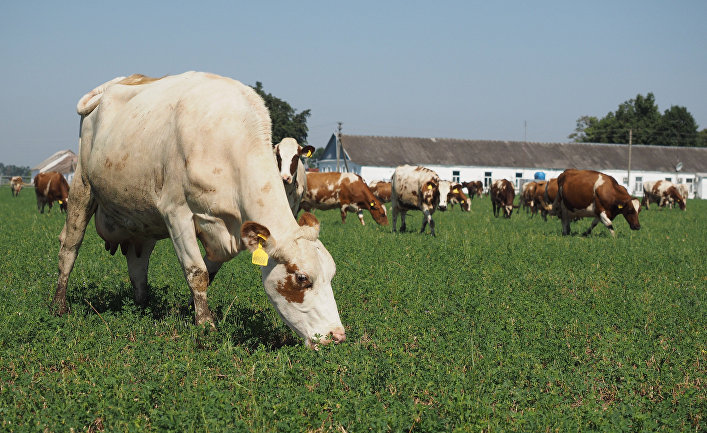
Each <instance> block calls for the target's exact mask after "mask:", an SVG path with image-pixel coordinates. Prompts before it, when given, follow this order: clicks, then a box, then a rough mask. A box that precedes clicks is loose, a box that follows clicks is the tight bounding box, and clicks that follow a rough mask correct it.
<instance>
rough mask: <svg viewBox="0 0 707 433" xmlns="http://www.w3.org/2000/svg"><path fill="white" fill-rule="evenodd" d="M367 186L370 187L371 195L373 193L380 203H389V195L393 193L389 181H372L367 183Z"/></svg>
mask: <svg viewBox="0 0 707 433" xmlns="http://www.w3.org/2000/svg"><path fill="white" fill-rule="evenodd" d="M368 188H370V189H371V192H372V193H373V195H375V196H376V197H377V198H378V200H380V201H381V203H390V199H391V195H392V194H393V190H392V186H391V183H390V182H386V181H384V180H377V181H373V182H370V183H369V184H368Z"/></svg>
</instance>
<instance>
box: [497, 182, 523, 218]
mask: <svg viewBox="0 0 707 433" xmlns="http://www.w3.org/2000/svg"><path fill="white" fill-rule="evenodd" d="M515 196H516V192H515V189H514V188H513V184H512V183H511V182H510V181H509V180H507V179H498V180H495V181H494V182H493V184H491V205H492V206H493V216H495V217H498V215H499V211H501V210H502V211H503V216H504V217H505V218H510V217H511V214H512V213H513V209H515V208H517V207H518V206H517V205H514V204H513V200H514V199H515Z"/></svg>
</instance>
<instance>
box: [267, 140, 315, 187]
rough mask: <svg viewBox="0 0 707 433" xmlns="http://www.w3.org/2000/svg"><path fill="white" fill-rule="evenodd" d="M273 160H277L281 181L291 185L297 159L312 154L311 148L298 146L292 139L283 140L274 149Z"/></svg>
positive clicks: (295, 171) (312, 148)
mask: <svg viewBox="0 0 707 433" xmlns="http://www.w3.org/2000/svg"><path fill="white" fill-rule="evenodd" d="M274 151H275V158H276V159H277V169H278V170H279V171H280V176H281V177H282V180H283V181H284V182H286V183H292V180H293V179H294V176H295V174H296V173H297V163H298V162H299V157H300V156H304V157H310V156H312V154H313V153H314V147H312V146H304V147H302V146H300V145H299V144H298V143H297V140H295V139H294V138H290V137H286V138H283V139H282V141H280V142H279V143H278V144H277V145H276V146H275V148H274Z"/></svg>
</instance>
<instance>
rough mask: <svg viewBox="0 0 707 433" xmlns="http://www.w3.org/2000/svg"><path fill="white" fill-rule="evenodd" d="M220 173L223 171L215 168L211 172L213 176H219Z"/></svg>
mask: <svg viewBox="0 0 707 433" xmlns="http://www.w3.org/2000/svg"><path fill="white" fill-rule="evenodd" d="M222 171H223V169H222V168H218V167H216V168H214V170H213V174H221V172H222Z"/></svg>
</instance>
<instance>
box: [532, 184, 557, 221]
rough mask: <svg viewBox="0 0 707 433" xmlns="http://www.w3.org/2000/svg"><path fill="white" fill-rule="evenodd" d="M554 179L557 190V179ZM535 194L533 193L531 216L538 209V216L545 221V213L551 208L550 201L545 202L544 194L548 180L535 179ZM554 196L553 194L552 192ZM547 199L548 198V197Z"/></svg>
mask: <svg viewBox="0 0 707 433" xmlns="http://www.w3.org/2000/svg"><path fill="white" fill-rule="evenodd" d="M554 180H555V190H557V179H554ZM535 184H536V186H535V194H534V195H533V216H534V215H535V214H537V213H538V211H540V216H542V217H543V219H544V220H545V221H547V214H548V212H549V211H550V209H552V202H549V203H548V202H546V201H545V200H546V199H545V195H546V190H547V188H548V185H549V184H550V181H546V180H536V181H535ZM553 198H554V194H553ZM548 199H549V198H548Z"/></svg>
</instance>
